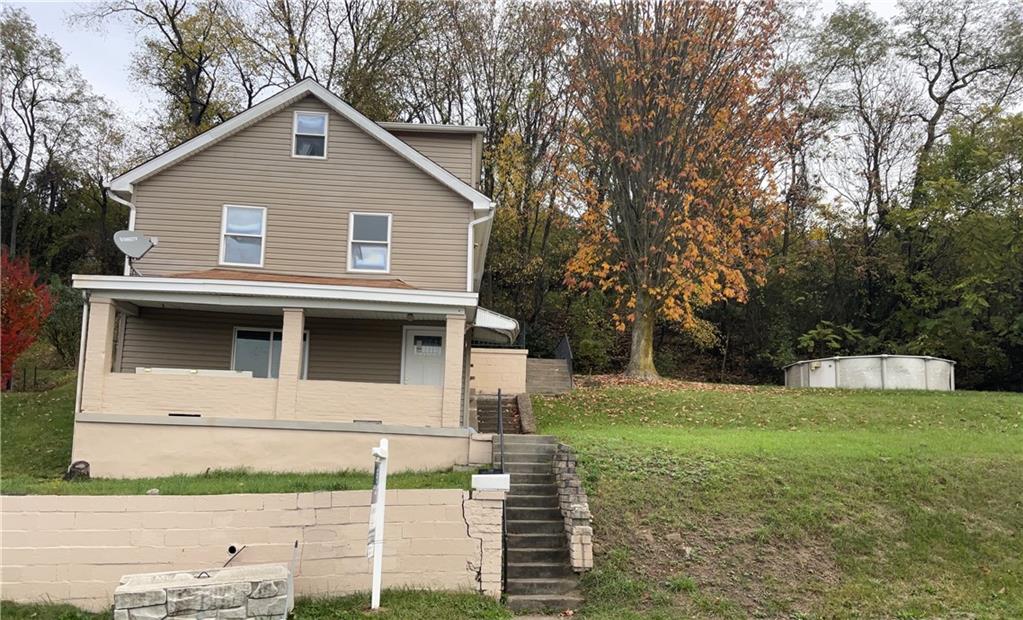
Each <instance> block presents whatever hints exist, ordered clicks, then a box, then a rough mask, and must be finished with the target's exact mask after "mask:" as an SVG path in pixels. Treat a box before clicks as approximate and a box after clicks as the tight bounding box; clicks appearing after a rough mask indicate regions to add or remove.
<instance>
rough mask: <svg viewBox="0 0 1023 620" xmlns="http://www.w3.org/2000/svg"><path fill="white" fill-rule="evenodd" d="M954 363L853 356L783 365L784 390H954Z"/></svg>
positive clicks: (924, 358)
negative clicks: (800, 388) (817, 388)
mask: <svg viewBox="0 0 1023 620" xmlns="http://www.w3.org/2000/svg"><path fill="white" fill-rule="evenodd" d="M955 364H956V363H955V362H953V361H952V360H946V359H941V358H940V357H928V356H920V355H854V356H849V357H822V358H820V359H815V360H803V361H801V362H796V363H794V364H789V365H788V366H785V367H784V368H783V369H782V371H783V372H784V373H785V387H830V388H833V387H839V388H853V389H857V388H859V389H872V390H938V391H943V392H951V391H954V390H955V389H956V373H955Z"/></svg>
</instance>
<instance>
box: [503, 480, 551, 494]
mask: <svg viewBox="0 0 1023 620" xmlns="http://www.w3.org/2000/svg"><path fill="white" fill-rule="evenodd" d="M557 489H558V487H556V486H554V484H553V483H546V484H528V483H519V484H516V483H514V482H513V483H512V485H511V493H510V495H557V493H558V491H557Z"/></svg>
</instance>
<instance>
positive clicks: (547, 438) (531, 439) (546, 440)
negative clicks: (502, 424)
mask: <svg viewBox="0 0 1023 620" xmlns="http://www.w3.org/2000/svg"><path fill="white" fill-rule="evenodd" d="M505 441H507V442H508V443H529V444H534V443H541V444H550V445H552V446H557V445H558V438H557V437H554V436H553V435H510V436H508V437H505Z"/></svg>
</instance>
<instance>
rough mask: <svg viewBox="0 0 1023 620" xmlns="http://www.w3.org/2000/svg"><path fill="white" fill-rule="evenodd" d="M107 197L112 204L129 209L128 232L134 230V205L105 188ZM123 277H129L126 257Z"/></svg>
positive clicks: (128, 264)
mask: <svg viewBox="0 0 1023 620" xmlns="http://www.w3.org/2000/svg"><path fill="white" fill-rule="evenodd" d="M107 195H108V196H110V199H111V200H113V201H114V202H119V203H121V204H122V205H124V206H126V207H128V209H129V211H128V230H135V203H133V202H129V201H127V200H125V199H124V198H121V197H120V196H118V195H117V194H115V193H114V190H112V189H110V188H109V187H108V188H107ZM134 197H135V194H134V192H132V198H134ZM124 275H126V276H130V275H131V262H129V260H128V257H127V256H125V257H124Z"/></svg>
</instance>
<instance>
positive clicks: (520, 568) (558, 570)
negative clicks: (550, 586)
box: [508, 561, 575, 579]
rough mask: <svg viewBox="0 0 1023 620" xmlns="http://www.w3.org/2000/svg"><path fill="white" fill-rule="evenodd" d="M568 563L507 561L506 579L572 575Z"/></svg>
mask: <svg viewBox="0 0 1023 620" xmlns="http://www.w3.org/2000/svg"><path fill="white" fill-rule="evenodd" d="M574 576H575V574H574V573H573V572H572V569H571V568H569V566H568V563H567V562H564V561H561V562H508V579H535V578H538V577H574Z"/></svg>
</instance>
